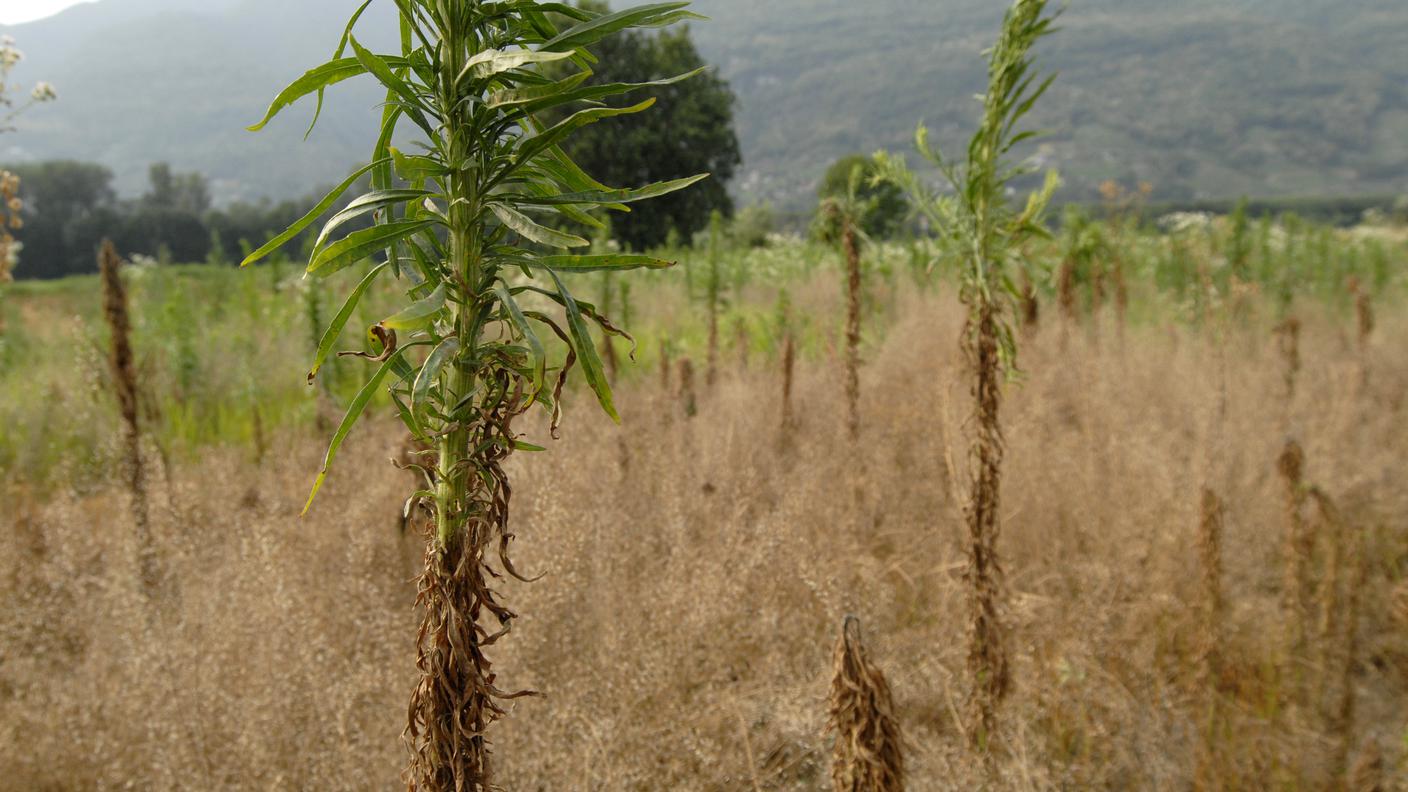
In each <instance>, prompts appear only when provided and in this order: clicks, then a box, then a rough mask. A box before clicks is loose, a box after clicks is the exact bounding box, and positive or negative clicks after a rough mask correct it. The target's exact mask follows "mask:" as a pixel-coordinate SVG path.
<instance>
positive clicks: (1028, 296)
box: [1019, 269, 1041, 334]
mask: <svg viewBox="0 0 1408 792" xmlns="http://www.w3.org/2000/svg"><path fill="white" fill-rule="evenodd" d="M1019 309H1020V312H1021V315H1022V329H1023V330H1025V331H1026V332H1027V333H1028V334H1032V333H1035V332H1036V329H1037V325H1038V324H1039V323H1040V322H1041V303H1040V301H1039V300H1038V299H1037V296H1036V284H1034V283H1032V276H1031V273H1029V272H1027V271H1026V270H1025V269H1023V270H1022V297H1021V302H1020V305H1019Z"/></svg>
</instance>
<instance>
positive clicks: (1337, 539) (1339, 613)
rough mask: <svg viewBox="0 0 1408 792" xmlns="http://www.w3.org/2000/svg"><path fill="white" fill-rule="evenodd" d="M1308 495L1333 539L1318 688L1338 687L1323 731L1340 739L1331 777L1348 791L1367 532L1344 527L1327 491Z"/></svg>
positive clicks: (1323, 597)
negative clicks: (1365, 533) (1355, 671)
mask: <svg viewBox="0 0 1408 792" xmlns="http://www.w3.org/2000/svg"><path fill="white" fill-rule="evenodd" d="M1310 496H1311V497H1312V498H1313V499H1314V500H1315V505H1316V508H1317V510H1318V511H1319V513H1320V516H1321V518H1322V519H1323V520H1324V522H1325V527H1326V532H1327V534H1328V538H1329V540H1330V552H1329V554H1328V557H1327V559H1326V575H1325V581H1324V584H1323V586H1322V590H1321V606H1322V609H1323V610H1322V617H1321V642H1322V647H1323V651H1322V658H1323V659H1322V664H1321V674H1322V676H1321V685H1320V687H1321V690H1322V691H1325V692H1328V690H1329V688H1330V687H1331V685H1332V684H1333V685H1337V686H1338V690H1337V695H1336V696H1335V697H1334V698H1333V700H1327V699H1326V698H1322V699H1321V701H1324V702H1325V703H1326V704H1327V707H1326V718H1325V731H1326V733H1328V734H1333V735H1335V737H1336V740H1335V745H1334V749H1333V752H1332V753H1331V760H1330V770H1331V774H1332V778H1334V779H1336V783H1337V784H1338V785H1339V786H1340V788H1347V787H1348V785H1349V778H1348V775H1349V755H1350V751H1351V750H1352V748H1353V743H1354V732H1355V716H1356V709H1355V695H1354V670H1355V664H1356V662H1357V659H1358V658H1357V656H1358V654H1359V610H1360V604H1361V602H1362V600H1363V596H1364V586H1365V583H1366V579H1367V576H1368V565H1367V564H1366V563H1365V547H1364V532H1363V531H1362V530H1357V529H1354V528H1351V527H1350V526H1349V525H1348V524H1346V523H1345V521H1344V519H1343V518H1342V516H1341V514H1340V512H1339V509H1338V508H1337V507H1336V505H1335V502H1334V500H1333V499H1331V498H1330V496H1329V495H1327V494H1325V492H1324V491H1322V490H1320V489H1319V488H1318V487H1315V488H1311V490H1310ZM1341 580H1343V585H1342V586H1341V583H1340V581H1341ZM1341 588H1343V591H1341V590H1340V589H1341ZM1332 677H1334V678H1333V679H1332Z"/></svg>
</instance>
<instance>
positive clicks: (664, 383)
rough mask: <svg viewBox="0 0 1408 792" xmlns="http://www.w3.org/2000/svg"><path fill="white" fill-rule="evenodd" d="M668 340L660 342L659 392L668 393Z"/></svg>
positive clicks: (669, 364) (669, 363)
mask: <svg viewBox="0 0 1408 792" xmlns="http://www.w3.org/2000/svg"><path fill="white" fill-rule="evenodd" d="M670 366H671V362H670V340H669V339H668V338H667V339H663V340H661V341H660V390H662V391H664V392H665V393H669V392H670Z"/></svg>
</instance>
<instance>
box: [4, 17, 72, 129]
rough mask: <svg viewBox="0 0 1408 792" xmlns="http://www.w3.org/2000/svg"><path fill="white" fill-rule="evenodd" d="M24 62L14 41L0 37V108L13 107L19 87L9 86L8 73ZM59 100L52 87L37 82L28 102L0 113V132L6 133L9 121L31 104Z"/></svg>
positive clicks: (7, 37)
mask: <svg viewBox="0 0 1408 792" xmlns="http://www.w3.org/2000/svg"><path fill="white" fill-rule="evenodd" d="M22 60H24V53H23V52H21V51H20V50H19V49H18V48H16V47H15V40H14V39H13V38H10V37H9V36H0V108H10V107H14V106H15V100H14V99H13V98H12V97H13V96H15V95H17V94H18V93H19V92H20V87H19V86H17V85H11V84H10V71H11V70H13V69H14V68H15V66H17V65H18V64H19V62H20V61H22ZM57 98H59V94H58V92H57V91H55V90H54V86H53V85H51V84H49V83H47V82H44V81H42V80H41V81H39V82H36V83H35V84H34V87H33V88H32V89H30V91H29V101H28V102H26V103H25V104H23V105H21V106H20V107H18V108H16V109H14V110H10V111H8V112H0V132H5V131H8V128H9V127H8V125H9V122H10V121H13V120H14V118H15V116H18V115H19V114H20V113H21V112H23V111H24V109H25V108H27V107H29V106H30V105H32V104H39V103H42V102H52V101H54V100H55V99H57Z"/></svg>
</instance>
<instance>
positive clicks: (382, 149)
mask: <svg viewBox="0 0 1408 792" xmlns="http://www.w3.org/2000/svg"><path fill="white" fill-rule="evenodd" d="M370 2H371V0H367V2H364V3H363V4H362V5H361V6H360V7H359V8H358V10H357V12H356V13H355V14H354V15H353V16H352V19H351V21H350V22H349V23H348V25H347V27H346V30H345V32H344V33H343V35H342V40H341V42H340V43H339V45H338V47H337V51H336V53H335V55H334V58H333V60H331V61H329V62H328V63H325V64H323V65H322V66H319V67H317V68H315V69H313V70H311V71H309V72H308V73H307V74H305V75H304V76H302V77H300V78H299V79H298V80H296V81H294V82H293V83H292V84H291V85H290V86H289V87H288V88H287V89H285V90H284V91H283V92H282V93H280V94H279V95H278V97H277V98H275V100H274V102H273V104H272V105H271V107H270V108H269V112H268V114H267V115H266V117H265V119H264V120H263V121H261V122H260V123H259V124H256V125H255V126H254V127H252V129H254V130H258V129H260V128H262V127H263V126H264V124H265V123H267V122H268V120H269V119H270V118H272V117H273V116H274V115H275V114H277V113H278V112H279V111H280V110H282V109H283V108H285V107H287V106H288V105H289V104H291V103H292V102H294V101H295V100H297V99H299V98H302V97H304V96H308V95H313V94H316V95H317V97H318V100H319V105H320V106H321V99H322V95H323V91H324V89H326V88H327V87H328V86H330V85H332V84H334V83H337V82H341V81H342V80H346V79H349V78H352V77H356V76H359V75H362V74H370V75H372V76H373V77H375V79H376V80H377V81H379V82H380V83H381V84H382V85H383V86H384V87H385V88H386V90H387V94H386V103H385V105H384V109H383V112H382V121H381V131H380V134H379V136H378V139H377V142H376V145H375V147H374V149H373V153H372V157H371V162H370V163H368V164H367V165H365V166H363V167H362V168H360V169H358V170H357V171H356V172H355V173H353V174H352V175H351V176H350V177H349V178H348V179H347V180H346V181H345V182H343V183H342V184H341V185H339V186H338V187H337V188H335V189H334V190H333V191H332V192H331V193H330V194H328V196H327V197H326V198H324V199H323V201H321V202H320V203H319V204H318V205H317V206H315V207H313V209H312V210H311V211H309V212H308V213H307V214H306V215H305V216H304V217H303V218H302V219H300V220H299V221H297V222H296V223H294V224H293V225H292V226H290V227H289V228H288V229H287V230H286V231H285V232H283V233H282V234H280V235H278V236H277V237H275V238H274V239H272V240H270V241H269V243H267V244H266V245H264V246H263V247H261V248H260V249H259V250H256V251H254V253H252V254H251V255H250V256H248V257H247V258H246V259H245V261H244V264H245V265H248V264H250V263H253V262H254V261H256V260H258V259H260V258H262V257H264V256H266V255H268V254H269V253H271V252H273V251H274V250H276V249H277V248H279V247H280V246H282V245H283V244H285V243H286V242H288V241H289V240H291V239H293V238H294V237H295V236H296V235H297V234H299V233H300V232H301V231H303V230H304V229H305V228H308V227H309V226H310V225H312V224H313V223H314V222H315V221H316V220H317V219H318V218H319V217H320V216H321V215H323V213H324V212H325V211H326V210H328V209H329V208H330V207H331V206H332V205H333V204H334V202H336V201H337V199H338V198H339V197H340V196H341V195H342V194H343V193H344V192H345V191H347V190H348V189H349V188H351V187H352V185H353V184H354V183H356V182H357V180H358V179H360V178H361V177H362V175H363V174H367V173H370V174H371V186H370V190H369V191H368V192H366V193H364V194H363V195H361V196H359V197H357V198H355V199H354V200H352V201H351V203H349V204H347V206H346V208H344V209H342V210H341V211H338V212H337V213H336V214H334V215H333V216H332V217H331V218H330V219H328V220H327V221H326V223H325V224H324V225H323V227H322V231H321V233H320V235H319V237H318V239H317V241H316V243H315V245H314V250H313V254H312V256H311V260H310V261H309V264H308V273H309V274H310V275H312V276H314V277H317V278H324V277H327V276H330V275H332V274H334V273H337V272H340V271H343V270H348V269H351V268H352V267H353V266H354V265H357V264H358V263H359V262H361V261H362V260H364V259H367V258H369V257H377V258H379V259H380V260H379V261H377V262H376V263H375V264H373V265H372V266H371V267H370V268H369V269H367V270H366V271H365V272H364V274H362V276H361V278H360V281H359V283H358V284H357V286H356V287H355V288H354V289H353V291H352V294H351V296H350V297H349V298H348V300H347V302H346V304H345V305H344V306H343V308H342V310H341V311H339V312H338V314H337V315H336V316H335V317H334V319H333V320H332V322H331V324H330V325H329V327H328V329H327V331H326V332H325V333H324V334H323V337H322V340H321V341H320V343H319V345H318V350H317V354H316V356H315V359H314V363H313V367H312V371H311V372H310V373H309V378H310V379H312V378H313V377H314V376H316V374H317V372H318V369H319V368H320V367H321V366H322V364H323V363H324V361H325V360H327V358H328V356H329V355H330V354H331V353H332V348H333V346H334V345H335V344H336V342H337V338H338V336H339V334H340V332H341V330H342V328H343V327H344V326H345V325H346V323H347V321H348V319H349V317H350V316H351V315H352V313H353V312H354V310H355V309H356V307H357V305H358V303H359V301H360V300H361V298H362V296H363V295H364V294H365V293H366V291H367V289H368V288H369V287H370V286H371V285H372V283H373V282H375V281H376V280H377V279H378V278H383V277H388V276H390V277H396V278H399V279H400V280H401V281H402V283H403V284H404V288H405V293H406V295H407V304H406V305H405V307H404V308H403V309H402V310H400V311H397V312H396V313H394V314H392V315H390V316H388V317H386V318H385V319H383V320H381V321H379V322H377V323H376V324H374V325H372V326H371V327H370V329H369V331H368V337H369V343H370V347H371V348H370V350H369V351H365V352H358V353H355V354H357V355H359V356H361V357H364V358H367V359H370V360H371V361H373V362H374V363H375V364H376V369H375V372H374V373H373V374H372V376H371V377H370V379H369V380H368V381H367V383H366V385H365V386H364V387H363V388H362V389H361V391H360V392H359V393H358V394H357V396H356V397H355V398H354V399H353V401H352V404H351V407H350V408H349V409H348V411H347V414H346V417H344V419H343V420H342V423H341V425H340V426H339V427H338V429H337V431H336V433H335V434H334V436H333V439H332V443H331V445H330V446H329V449H328V453H327V456H326V459H325V461H324V465H323V470H322V472H321V473H319V475H318V478H317V481H316V482H315V483H314V486H313V493H312V494H311V495H310V497H309V505H311V503H312V499H313V497H314V496H316V494H317V492H318V490H319V488H320V487H321V486H322V483H323V481H324V479H325V478H326V476H327V475H328V472H329V470H330V468H331V465H332V462H333V460H334V457H335V456H336V454H337V451H338V449H339V448H340V447H341V445H342V442H343V440H344V439H345V438H346V437H347V434H348V432H349V431H350V430H351V428H352V426H353V425H354V424H355V423H356V421H357V420H358V418H359V417H360V416H361V414H362V413H363V412H364V410H365V409H366V407H367V405H368V404H369V403H370V402H371V400H372V398H373V395H374V394H375V393H376V392H377V391H378V390H379V389H380V388H381V387H382V386H383V385H387V386H388V390H389V392H390V395H391V398H392V401H393V402H394V403H395V405H396V408H397V410H398V412H399V414H400V416H401V419H402V420H403V421H404V423H405V424H406V426H407V428H409V429H410V431H411V433H412V435H413V436H414V437H415V438H416V439H417V440H419V441H422V442H427V443H430V444H432V445H433V447H434V452H433V453H432V454H430V455H428V456H429V457H430V458H427V459H425V460H423V464H420V465H416V466H414V467H415V469H416V470H418V471H419V472H420V473H421V474H422V475H423V477H424V480H425V486H424V488H422V489H420V490H418V491H416V492H415V493H413V494H412V495H411V497H410V498H409V499H408V501H407V504H406V510H407V511H408V512H409V511H416V512H418V513H423V514H424V515H425V516H426V518H427V519H428V520H429V523H430V525H431V527H432V529H431V530H429V531H428V544H427V549H426V554H425V568H424V571H423V573H422V575H421V578H420V584H419V596H418V598H417V603H418V605H419V606H420V609H421V614H422V622H421V626H420V630H419V633H418V637H417V651H418V656H417V661H416V665H417V668H418V669H419V671H420V682H419V684H418V685H417V686H416V688H415V690H414V692H413V693H412V696H411V702H410V708H409V716H408V723H407V726H406V735H407V741H408V743H409V745H410V748H411V763H410V766H409V768H408V769H407V772H406V776H407V782H408V784H409V787H410V788H411V789H413V790H426V791H427V792H430V791H433V792H439V791H440V790H457V791H458V790H473V791H474V792H481V791H482V790H488V789H491V788H495V785H494V777H493V771H492V767H491V764H490V757H489V751H488V739H487V729H488V728H489V727H490V726H491V724H492V723H493V722H494V721H495V720H497V719H498V718H500V717H501V716H503V715H504V712H505V710H504V709H503V706H502V702H504V701H505V700H507V699H512V698H516V697H518V696H521V695H529V694H528V693H526V692H511V691H506V690H504V689H502V688H500V687H499V686H498V685H497V684H496V677H497V672H495V671H493V670H492V669H491V665H492V664H491V662H490V660H489V658H488V656H487V651H488V650H489V649H490V647H492V646H493V645H494V644H496V643H497V642H498V641H499V640H501V639H502V637H503V636H504V635H505V634H506V633H507V632H508V631H509V629H510V627H511V626H512V623H513V620H514V618H515V614H514V612H513V611H512V610H511V609H510V608H509V607H507V605H505V604H504V603H503V602H502V601H501V600H500V598H499V596H498V595H497V594H496V593H495V592H494V591H493V590H492V588H491V584H492V582H493V581H494V580H495V579H496V578H498V577H499V576H500V575H501V574H508V575H512V576H514V577H519V575H518V573H517V572H516V570H515V569H514V567H513V564H512V562H511V561H510V560H509V555H508V548H509V544H510V542H511V541H512V539H513V534H512V533H511V532H510V530H509V523H508V516H509V512H508V508H509V496H510V491H511V490H510V486H509V481H508V478H507V475H506V474H505V472H504V468H503V463H504V460H505V459H507V457H508V456H509V455H510V454H512V453H513V452H514V451H515V450H519V449H534V448H536V447H534V446H531V445H528V444H526V443H524V442H523V441H522V440H521V439H520V436H519V435H518V434H517V433H516V432H515V431H514V429H513V421H514V419H516V418H517V417H519V416H520V415H522V414H524V413H525V412H527V411H528V410H529V409H531V408H532V407H534V406H538V407H541V408H543V409H545V410H547V411H548V412H550V413H551V431H552V434H553V435H554V436H556V434H557V427H558V423H559V420H560V418H561V414H562V408H561V399H562V397H563V389H564V386H565V384H566V382H567V378H568V375H569V373H570V371H571V370H572V369H573V368H574V367H576V366H578V365H580V367H581V369H582V372H583V375H584V377H585V379H586V381H587V383H588V385H589V386H590V387H591V389H592V390H593V391H594V392H595V394H596V396H597V399H598V401H599V402H600V404H601V407H602V409H603V410H605V411H606V413H607V414H608V415H610V416H611V417H612V418H613V419H618V416H617V413H616V408H615V406H614V404H613V399H612V394H611V388H610V385H609V383H608V382H607V378H606V373H605V371H604V370H603V364H602V361H601V358H600V356H599V354H598V353H597V349H596V345H595V343H594V341H593V340H592V336H591V334H590V332H589V330H588V323H589V322H594V323H596V324H597V325H598V326H599V327H600V328H601V329H602V331H604V332H606V333H609V334H613V335H621V336H626V334H625V333H624V332H623V331H622V330H620V329H619V328H617V327H616V326H615V325H614V324H612V323H611V321H610V320H608V319H607V318H606V317H605V316H602V315H601V314H600V313H599V312H598V311H597V309H596V308H595V306H593V305H591V304H589V303H586V302H582V301H580V300H578V299H576V298H575V297H574V296H573V295H572V293H571V292H570V291H569V290H568V288H567V286H566V284H565V282H564V277H565V276H568V275H571V274H575V273H583V272H600V271H604V270H627V269H633V268H639V267H648V268H659V267H666V266H669V265H670V263H671V262H668V261H665V260H662V259H659V258H655V257H652V256H645V255H626V254H619V253H590V254H579V253H571V252H562V251H570V250H571V249H573V248H581V247H586V246H588V245H589V244H590V243H589V242H588V241H587V240H586V239H583V238H581V237H578V236H576V235H573V234H570V233H566V232H563V231H560V230H557V229H556V228H554V227H553V226H554V225H555V224H557V223H561V222H563V221H574V222H577V223H580V224H584V225H587V226H590V227H599V226H600V224H601V221H599V220H597V219H595V218H594V217H593V216H592V215H591V214H589V211H588V210H590V209H594V208H605V209H608V210H611V209H617V210H621V209H625V208H626V207H625V206H624V205H625V204H628V203H632V202H635V201H641V200H645V199H648V198H653V197H656V196H660V195H665V194H668V193H671V192H674V191H676V190H679V189H682V188H685V187H687V186H689V185H691V184H694V183H695V182H697V181H699V180H700V179H703V178H704V177H705V175H698V176H692V177H688V178H683V179H678V180H675V181H670V182H662V183H657V184H652V185H649V186H646V187H641V188H637V189H617V188H612V187H608V186H606V185H604V184H601V183H600V182H598V181H596V180H594V179H592V178H591V177H590V176H588V175H587V174H586V173H584V172H583V171H582V170H581V169H580V168H578V167H577V166H576V164H574V163H573V161H572V160H571V159H570V158H569V157H568V156H567V155H566V154H565V153H564V152H563V150H562V147H561V144H562V143H563V142H564V141H566V140H567V139H568V138H569V136H570V135H571V134H572V133H573V132H574V131H576V130H577V129H580V128H581V127H583V126H586V125H588V124H590V123H593V122H595V121H599V120H601V119H605V118H610V117H612V116H620V115H627V114H630V113H636V112H640V111H642V110H645V109H646V108H648V107H649V106H650V105H651V104H653V100H647V101H644V102H640V103H638V104H634V105H630V106H626V107H609V106H605V105H603V104H601V103H600V100H602V99H604V98H607V97H610V96H615V95H620V94H624V93H626V92H629V91H631V90H634V89H637V88H642V87H649V86H658V85H667V84H672V83H675V82H678V81H680V80H682V79H685V78H687V77H689V76H691V74H693V73H694V72H690V73H686V74H681V75H677V76H673V77H668V78H664V79H658V80H654V81H651V82H642V83H610V84H604V85H587V84H586V82H587V80H588V78H589V77H590V76H591V74H592V72H591V70H590V69H589V65H590V64H592V63H593V62H594V61H595V58H594V56H593V55H592V54H591V53H590V52H589V51H588V48H589V47H591V46H592V45H594V44H595V43H597V42H599V41H601V40H602V39H603V38H605V37H607V36H610V35H612V34H614V33H618V32H620V31H624V30H628V29H631V28H637V27H645V26H653V27H659V26H664V25H669V24H671V23H673V22H676V21H678V20H682V19H687V18H691V17H694V15H693V14H691V13H690V12H689V11H687V10H685V9H686V6H687V5H688V3H686V2H671V3H656V4H652V5H644V6H639V7H636V8H631V9H626V10H622V11H617V12H615V13H598V12H595V11H589V10H583V9H577V8H573V7H570V6H567V5H559V4H550V5H539V4H538V3H537V2H534V1H533V0H504V1H503V2H492V3H491V2H446V0H396V5H397V9H398V11H399V17H400V32H401V51H400V53H399V54H396V55H381V54H376V53H373V52H371V51H370V50H368V49H366V48H365V47H363V46H362V45H361V43H360V42H359V41H357V38H356V36H355V35H354V28H355V26H356V23H357V20H358V19H359V18H360V16H361V14H362V12H363V11H365V10H366V8H367V6H368V5H369V4H370ZM550 12H555V13H550ZM559 25H561V26H559ZM349 47H350V49H351V52H352V53H353V54H352V56H350V57H349V56H346V55H345V53H346V52H347V50H348V48H349ZM548 63H558V64H561V65H563V66H571V67H574V69H575V70H569V71H570V72H571V73H569V74H566V75H565V76H562V77H560V78H556V79H549V78H548V77H546V76H544V74H543V73H542V71H541V70H540V68H539V66H540V65H542V64H548ZM578 108H580V109H578ZM554 110H558V111H561V110H571V111H573V112H568V113H566V114H565V117H562V118H561V120H558V121H556V122H553V123H549V122H546V121H544V117H545V114H547V113H549V112H551V111H554ZM314 121H315V122H316V115H315V117H314ZM407 124H408V125H409V126H411V127H414V129H416V130H419V132H420V133H423V135H424V138H423V140H422V141H421V143H422V145H423V146H424V153H423V154H414V155H413V154H406V153H403V152H401V151H398V150H397V149H395V148H393V147H392V145H391V143H392V141H393V140H395V139H397V137H398V135H399V134H401V133H400V132H399V130H400V128H401V127H402V126H404V125H407ZM369 216H370V217H371V218H373V219H374V221H375V222H374V224H373V225H371V226H370V227H364V228H359V229H357V230H351V228H352V222H351V221H355V220H363V219H365V218H367V217H369ZM544 331H546V332H547V333H549V334H550V335H547V338H548V339H549V340H551V339H553V338H556V339H558V340H559V341H560V342H561V344H560V348H561V349H562V350H563V352H564V358H563V362H562V363H561V364H560V365H558V366H555V367H554V366H553V365H552V364H553V361H552V360H550V358H549V354H548V345H547V344H546V343H544V340H543V338H544ZM626 337H628V336H626ZM422 356H423V357H422ZM553 368H555V369H556V376H555V378H553V379H552V380H551V381H550V379H549V373H550V371H551V370H552V369H553ZM388 383H389V385H388ZM618 420H619V419H618ZM305 511H306V509H305ZM491 556H494V557H496V560H497V567H498V568H497V569H496V568H495V566H494V565H493V564H492V563H491V560H490V558H491Z"/></svg>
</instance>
